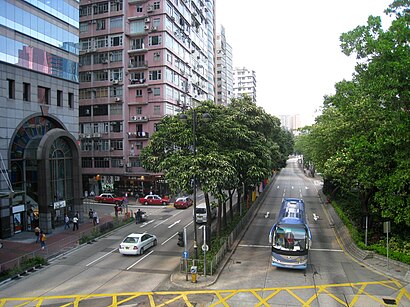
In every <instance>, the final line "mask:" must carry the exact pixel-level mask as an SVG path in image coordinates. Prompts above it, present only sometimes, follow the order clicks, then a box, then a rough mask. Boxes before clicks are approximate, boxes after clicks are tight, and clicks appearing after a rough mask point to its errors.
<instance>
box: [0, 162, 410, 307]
mask: <svg viewBox="0 0 410 307" xmlns="http://www.w3.org/2000/svg"><path fill="white" fill-rule="evenodd" d="M320 188H321V182H320V181H318V180H315V179H313V178H309V177H306V176H305V174H303V172H302V171H301V170H300V168H299V166H298V164H297V159H290V160H289V161H288V166H287V167H286V168H285V169H283V170H282V171H281V172H280V174H278V176H276V179H275V181H274V182H273V183H272V184H271V185H270V186H269V188H268V190H267V191H265V193H266V194H265V196H264V200H263V202H261V204H260V208H259V211H258V212H257V214H256V215H255V218H254V219H253V220H252V222H251V224H250V225H249V227H248V228H247V229H246V231H245V233H244V236H243V238H242V239H241V240H240V242H239V243H238V245H237V247H236V249H235V250H234V251H233V253H232V256H231V257H230V259H229V261H228V262H227V264H226V266H225V267H224V268H223V270H222V271H221V273H220V275H219V278H218V279H217V281H216V282H215V283H214V284H212V285H210V286H208V287H207V288H206V289H202V288H201V289H198V288H196V287H194V288H193V289H191V291H189V290H186V289H181V288H178V287H176V286H175V284H172V283H170V274H171V273H172V272H175V269H176V268H177V267H178V265H179V261H180V258H181V255H182V251H183V248H181V247H179V246H177V244H176V243H177V232H178V231H180V230H181V229H183V227H185V226H186V227H187V233H188V234H190V235H189V236H188V240H189V241H190V242H192V232H193V230H192V207H191V208H190V209H188V210H176V209H174V208H173V207H172V206H169V207H146V206H143V207H142V206H141V207H142V208H143V209H142V210H144V211H146V212H147V213H148V215H149V220H148V222H146V223H144V224H138V225H135V224H132V225H128V226H126V227H123V228H121V229H117V230H115V231H114V232H112V233H110V234H108V235H106V236H105V237H103V238H100V239H98V240H97V241H96V242H94V243H93V244H88V245H85V246H82V247H81V248H79V249H76V250H74V251H72V252H71V253H69V254H66V255H65V256H64V257H63V258H59V259H56V260H55V261H53V262H52V263H51V264H50V265H49V266H48V267H47V268H46V269H43V270H41V271H39V272H36V273H34V274H31V275H29V276H28V277H26V278H23V279H21V280H18V281H15V282H11V283H10V284H8V285H7V287H4V288H3V289H0V297H3V298H5V297H7V298H16V300H15V301H12V300H8V303H7V304H5V305H4V306H15V305H13V304H11V305H10V304H9V303H13V302H20V303H21V304H23V303H27V300H28V301H30V304H27V305H25V306H61V305H63V304H62V302H64V303H66V304H67V306H70V304H71V303H72V302H79V301H81V306H137V305H138V306H152V303H153V302H154V300H155V301H156V302H157V303H158V304H159V303H162V304H165V305H167V306H189V304H192V305H195V304H196V305H197V306H209V305H214V306H216V305H225V306H255V305H264V306H301V305H303V306H383V305H386V303H385V301H384V299H385V298H389V297H390V298H391V297H393V298H396V297H401V299H402V301H401V302H400V303H399V304H397V306H409V298H408V297H407V296H408V293H407V292H403V293H404V296H403V295H401V294H400V291H401V290H400V289H401V285H400V284H398V283H396V281H394V280H391V279H389V278H387V277H386V276H383V275H381V274H379V273H377V272H375V271H372V270H371V269H369V268H367V267H365V266H364V265H362V264H361V263H358V262H356V261H355V260H353V259H352V258H351V257H350V256H349V255H347V254H345V252H344V251H343V250H342V248H341V246H340V245H339V243H338V240H337V238H336V236H335V233H334V229H333V228H332V226H331V224H330V223H329V220H328V218H327V216H326V213H325V211H324V207H323V206H324V205H323V204H322V203H321V202H320V199H319V197H318V189H320ZM284 197H300V198H303V199H304V201H305V203H306V208H307V216H308V220H309V225H310V227H311V231H312V238H313V241H312V249H311V251H310V258H309V265H308V268H307V269H306V270H289V269H278V268H275V267H272V266H271V257H270V246H269V244H268V235H269V230H270V227H271V226H272V224H273V222H274V221H275V218H276V213H277V212H278V211H279V206H280V203H281V201H282V199H283V198H284ZM202 201H203V199H202V198H199V199H198V203H201V202H202ZM94 206H98V207H96V208H97V210H99V211H100V212H101V210H112V208H111V207H110V206H109V205H94ZM136 208H137V206H130V207H129V209H132V210H134V211H135V209H136ZM268 212H269V214H267V213H268ZM313 213H315V214H316V215H318V216H319V219H318V220H317V221H315V220H314V219H313ZM144 231H146V232H150V233H153V234H155V235H156V236H157V237H158V245H157V246H156V247H155V248H152V249H150V250H148V251H146V253H145V254H144V255H143V256H123V255H121V254H119V253H118V250H117V248H118V245H119V243H120V242H121V240H122V239H123V238H124V237H125V236H126V235H128V234H129V233H131V232H144ZM201 278H203V277H201ZM404 290H405V289H404ZM153 291H155V292H153ZM398 293H399V294H398ZM29 297H31V298H29ZM19 298H23V299H19ZM24 298H27V299H26V300H25V299H24ZM43 298H44V299H45V300H44V304H41V300H42V299H43ZM46 301H47V304H46ZM70 302H71V303H70ZM188 302H189V304H188ZM120 303H121V304H120Z"/></svg>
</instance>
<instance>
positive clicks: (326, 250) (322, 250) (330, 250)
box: [310, 248, 343, 252]
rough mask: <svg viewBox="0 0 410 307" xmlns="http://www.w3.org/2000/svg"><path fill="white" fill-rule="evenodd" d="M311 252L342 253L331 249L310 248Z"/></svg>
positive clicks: (339, 250)
mask: <svg viewBox="0 0 410 307" xmlns="http://www.w3.org/2000/svg"><path fill="white" fill-rule="evenodd" d="M310 250H311V251H315V252H343V250H341V249H331V248H311V249H310Z"/></svg>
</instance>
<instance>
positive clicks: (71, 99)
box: [68, 93, 74, 109]
mask: <svg viewBox="0 0 410 307" xmlns="http://www.w3.org/2000/svg"><path fill="white" fill-rule="evenodd" d="M68 107H69V108H70V109H72V108H74V93H68Z"/></svg>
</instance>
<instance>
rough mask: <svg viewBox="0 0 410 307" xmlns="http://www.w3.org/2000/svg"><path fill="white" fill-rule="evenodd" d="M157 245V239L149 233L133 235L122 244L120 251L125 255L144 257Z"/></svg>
mask: <svg viewBox="0 0 410 307" xmlns="http://www.w3.org/2000/svg"><path fill="white" fill-rule="evenodd" d="M156 245H157V237H156V236H155V235H152V234H149V233H146V232H145V233H131V234H129V235H128V236H127V237H126V238H125V239H124V240H123V241H122V242H121V244H120V247H119V248H118V251H119V252H120V253H121V254H123V255H142V254H144V251H146V250H147V249H149V248H150V247H153V246H156Z"/></svg>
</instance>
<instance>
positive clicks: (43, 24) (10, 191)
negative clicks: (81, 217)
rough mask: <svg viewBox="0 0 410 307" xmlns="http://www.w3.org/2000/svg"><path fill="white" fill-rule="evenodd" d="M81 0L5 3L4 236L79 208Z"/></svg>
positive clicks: (48, 226)
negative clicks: (79, 40)
mask: <svg viewBox="0 0 410 307" xmlns="http://www.w3.org/2000/svg"><path fill="white" fill-rule="evenodd" d="M78 6H79V3H78V1H74V0H53V1H34V0H32V1H29V0H27V1H20V0H16V1H7V0H0V7H1V11H0V84H1V90H0V168H1V176H0V237H1V238H7V237H10V236H13V235H14V234H15V233H18V232H20V231H25V230H33V229H34V227H36V226H40V228H41V229H42V230H43V231H44V232H46V233H50V232H52V229H53V228H54V227H55V226H56V225H58V224H62V222H63V217H64V214H66V213H67V214H69V215H71V216H72V215H73V214H74V213H75V212H76V211H80V204H81V190H82V188H81V182H80V180H79V178H81V170H80V164H79V163H78V161H79V154H80V151H79V147H78V145H77V138H78V25H79V17H78Z"/></svg>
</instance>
